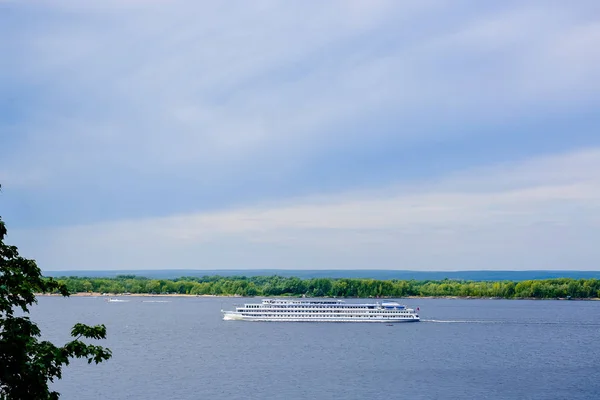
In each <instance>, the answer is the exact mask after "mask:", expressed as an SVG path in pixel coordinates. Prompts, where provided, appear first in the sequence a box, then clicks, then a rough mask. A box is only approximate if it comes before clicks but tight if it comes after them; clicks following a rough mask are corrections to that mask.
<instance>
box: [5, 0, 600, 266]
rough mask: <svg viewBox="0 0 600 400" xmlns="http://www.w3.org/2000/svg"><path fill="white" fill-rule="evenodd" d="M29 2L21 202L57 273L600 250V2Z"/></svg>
mask: <svg viewBox="0 0 600 400" xmlns="http://www.w3.org/2000/svg"><path fill="white" fill-rule="evenodd" d="M6 4H7V5H6V6H5V8H6V10H7V13H3V14H2V15H0V34H2V35H3V36H7V37H8V35H10V37H11V40H10V41H2V42H0V54H7V55H9V57H6V60H7V61H6V62H5V65H4V64H3V68H2V71H0V91H2V92H3V93H7V94H8V96H6V100H4V99H0V132H2V134H0V135H2V136H1V137H0V139H1V140H2V148H1V149H0V150H1V151H2V154H1V157H0V181H1V182H2V183H3V186H4V187H5V189H6V192H7V193H9V192H10V191H11V190H12V191H14V192H12V193H15V196H14V197H11V199H13V200H10V199H9V207H8V212H5V214H4V215H5V218H6V219H7V221H8V222H11V223H10V224H9V226H15V227H16V229H15V230H14V232H15V233H14V234H13V235H14V236H15V237H16V238H18V239H19V242H20V241H23V243H24V244H25V246H24V249H26V251H28V252H31V253H32V254H39V255H40V257H41V258H40V261H43V265H45V266H46V267H47V268H66V267H73V268H86V267H89V268H102V267H109V266H110V267H115V268H116V267H124V268H125V267H127V268H130V267H140V268H143V267H168V266H173V267H227V266H230V267H251V266H272V267H279V266H281V267H315V266H317V265H319V266H323V267H333V266H340V267H348V266H350V267H363V268H369V267H386V268H392V267H406V268H411V267H414V268H417V267H418V268H428V267H432V268H440V269H441V268H452V267H454V266H456V267H457V268H476V267H485V266H487V267H490V268H491V267H504V266H505V265H506V264H511V265H515V267H519V266H523V267H525V266H529V267H556V268H559V267H564V266H565V263H571V262H573V263H575V264H576V265H578V266H579V267H581V268H591V266H590V265H589V263H590V260H597V259H598V257H597V256H598V255H597V253H596V252H595V250H594V248H593V246H592V245H591V244H590V240H591V239H590V238H591V237H593V235H592V234H591V232H593V228H595V227H596V225H595V224H596V223H597V208H596V206H595V204H597V200H598V198H597V195H598V193H597V188H598V180H597V179H598V177H597V174H596V172H595V171H597V170H598V157H599V156H598V150H597V149H598V147H597V146H599V145H600V142H599V141H598V137H597V134H596V132H597V130H598V127H599V126H600V124H599V122H600V121H599V120H598V116H597V113H596V112H595V110H597V109H598V107H599V106H600V97H599V96H598V93H600V92H599V90H600V87H599V86H598V85H599V82H600V70H599V69H598V68H597V65H598V62H599V61H600V59H599V58H598V57H599V56H598V54H599V53H598V52H597V51H594V50H595V49H596V48H598V47H600V34H599V32H600V29H599V25H598V21H597V18H595V14H594V11H595V9H596V8H597V7H596V2H595V1H581V2H578V3H577V5H573V4H567V3H565V2H562V1H551V2H550V3H548V2H543V3H542V2H539V3H537V2H533V3H523V2H519V1H506V2H502V3H493V4H492V3H484V2H481V3H478V4H476V5H474V4H473V3H472V2H463V1H452V2H451V1H434V0H427V1H420V2H398V1H393V0H390V1H385V0H381V1H341V0H340V1H328V2H321V1H319V2H317V1H309V2H302V3H290V2H276V1H255V2H246V1H239V2H234V3H227V4H224V3H210V2H192V1H161V0H154V1H138V0H127V1H113V0H110V1H85V2H81V1H73V0H58V1H54V2H52V3H46V4H21V3H19V2H10V3H6ZM3 6H4V4H3ZM557 154H560V155H557ZM5 196H7V195H5ZM11 196H12V194H11ZM14 199H17V200H14ZM13 221H15V222H14V223H13ZM561 241H564V244H563V243H562V242H561ZM548 248H550V249H549V250H548ZM483 264H485V265H483ZM509 266H510V265H509Z"/></svg>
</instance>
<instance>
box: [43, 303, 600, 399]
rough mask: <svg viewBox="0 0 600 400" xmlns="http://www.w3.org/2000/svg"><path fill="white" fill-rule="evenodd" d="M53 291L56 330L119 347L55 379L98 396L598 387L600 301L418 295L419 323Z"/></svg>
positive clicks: (464, 392) (73, 395) (585, 393)
mask: <svg viewBox="0 0 600 400" xmlns="http://www.w3.org/2000/svg"><path fill="white" fill-rule="evenodd" d="M127 299H128V300H129V301H128V302H121V303H107V302H105V301H104V299H103V298H84V297H72V298H69V299H63V298H58V297H41V298H40V299H39V305H38V306H36V307H35V308H34V309H33V312H32V316H33V318H34V319H35V320H36V321H38V323H39V325H40V327H41V328H42V332H44V334H45V337H46V338H48V339H50V340H52V341H54V342H59V343H60V342H65V341H67V340H68V339H69V337H68V331H69V329H70V327H71V326H72V325H73V324H74V323H76V322H84V323H88V324H96V323H104V324H106V326H107V328H108V332H109V337H108V340H107V341H104V342H103V343H102V344H103V345H106V346H108V347H110V348H111V349H112V351H113V358H112V359H111V360H109V361H108V362H106V363H104V364H100V365H87V363H85V362H74V363H73V364H72V365H71V366H70V367H68V368H66V369H65V370H64V378H63V379H62V380H61V381H59V382H58V383H57V384H56V385H55V386H54V388H55V389H56V390H58V391H59V392H60V393H61V394H62V396H61V399H63V400H87V399H90V400H91V399H94V400H97V399H107V398H110V399H111V400H120V399H181V400H188V399H189V400H192V399H194V400H196V399H216V400H219V399H228V400H230V399H286V400H296V399H345V400H351V399H395V398H410V399H598V398H600V373H599V372H598V369H597V368H598V360H600V302H578V301H515V300H513V301H511V300H451V299H410V300H405V301H402V302H403V303H406V304H408V305H410V306H415V307H416V306H419V307H420V315H421V318H422V319H423V321H422V322H421V323H416V324H414V323H413V324H397V325H394V326H387V325H386V324H366V323H365V324H361V323H355V324H343V323H264V322H261V323H257V322H243V321H223V320H222V319H221V314H220V310H221V309H222V308H227V309H229V308H232V307H233V306H234V304H237V303H241V302H245V301H252V302H255V301H258V300H259V299H239V298H235V299H234V298H164V297H161V298H149V297H127Z"/></svg>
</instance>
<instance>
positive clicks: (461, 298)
mask: <svg viewBox="0 0 600 400" xmlns="http://www.w3.org/2000/svg"><path fill="white" fill-rule="evenodd" d="M36 296H54V297H56V296H61V294H54V293H45V294H44V293H39V294H36ZM70 297H107V298H108V297H232V298H242V297H244V298H260V299H262V298H290V299H299V298H301V297H298V296H237V295H216V294H180V293H157V294H154V293H128V294H125V293H93V292H85V293H83V292H82V293H72V294H70ZM311 298H332V297H311ZM337 298H340V299H360V297H337ZM365 299H369V300H386V299H410V300H418V299H454V300H564V301H600V298H598V297H592V298H562V297H557V298H537V297H514V298H504V297H488V296H479V297H478V296H403V297H380V298H374V297H368V298H365Z"/></svg>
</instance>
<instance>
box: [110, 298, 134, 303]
mask: <svg viewBox="0 0 600 400" xmlns="http://www.w3.org/2000/svg"><path fill="white" fill-rule="evenodd" d="M128 301H129V300H121V299H114V298H112V297H111V298H110V299H106V302H107V303H127V302H128Z"/></svg>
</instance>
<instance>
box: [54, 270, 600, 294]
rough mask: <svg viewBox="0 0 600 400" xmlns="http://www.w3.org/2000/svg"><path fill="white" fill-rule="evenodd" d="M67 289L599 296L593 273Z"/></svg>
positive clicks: (75, 283) (138, 280)
mask: <svg viewBox="0 0 600 400" xmlns="http://www.w3.org/2000/svg"><path fill="white" fill-rule="evenodd" d="M58 280H59V282H60V283H64V284H65V285H66V287H67V288H68V290H69V292H70V293H86V292H91V293H110V294H123V293H130V294H142V293H143V294H187V295H216V296H302V295H304V296H307V297H349V298H352V297H358V298H365V297H407V296H422V297H426V296H459V297H493V298H505V299H517V298H538V299H556V298H574V299H576V298H579V299H589V298H598V297H600V280H598V279H570V278H559V279H546V280H527V281H501V282H489V281H460V280H441V281H415V280H375V279H330V278H314V279H300V278H293V277H292V278H288V277H280V276H256V277H244V276H239V277H230V276H228V277H222V276H205V277H182V278H178V279H172V280H171V279H148V278H143V277H138V276H134V275H120V276H117V277H115V278H85V277H63V278H58Z"/></svg>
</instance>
